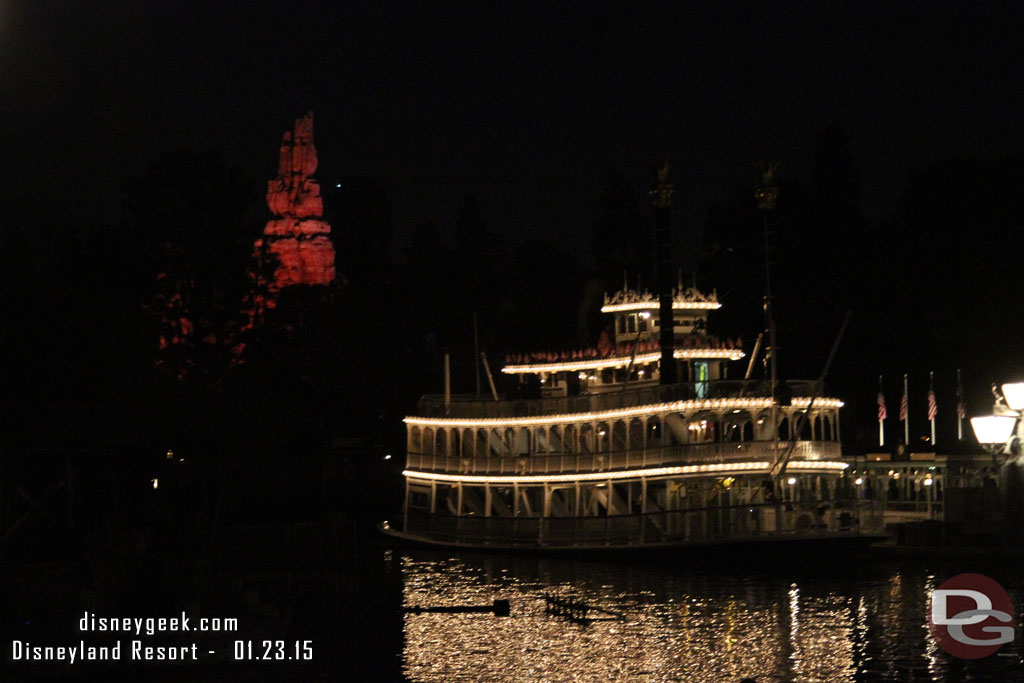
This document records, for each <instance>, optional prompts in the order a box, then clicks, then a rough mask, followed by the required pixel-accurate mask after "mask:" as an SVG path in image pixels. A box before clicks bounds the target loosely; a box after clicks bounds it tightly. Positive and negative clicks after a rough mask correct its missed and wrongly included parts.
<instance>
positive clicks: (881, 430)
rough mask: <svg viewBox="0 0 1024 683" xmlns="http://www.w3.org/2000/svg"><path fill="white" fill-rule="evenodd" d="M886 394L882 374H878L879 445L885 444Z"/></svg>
mask: <svg viewBox="0 0 1024 683" xmlns="http://www.w3.org/2000/svg"><path fill="white" fill-rule="evenodd" d="M885 418H886V414H885V394H884V393H882V376H881V375H879V376H878V446H879V448H881V447H882V446H884V445H885Z"/></svg>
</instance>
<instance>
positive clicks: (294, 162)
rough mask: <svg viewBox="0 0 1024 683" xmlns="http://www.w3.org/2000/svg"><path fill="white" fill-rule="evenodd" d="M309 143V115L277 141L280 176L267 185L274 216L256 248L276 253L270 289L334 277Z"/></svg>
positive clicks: (319, 282) (317, 282) (313, 150)
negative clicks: (275, 265)
mask: <svg viewBox="0 0 1024 683" xmlns="http://www.w3.org/2000/svg"><path fill="white" fill-rule="evenodd" d="M316 167H317V158H316V147H314V146H313V113H312V112H309V113H308V114H306V115H305V116H304V117H302V118H301V119H296V121H295V130H294V132H292V131H286V132H285V134H284V139H283V140H282V141H281V156H280V161H279V164H278V175H277V177H276V178H274V179H273V180H271V181H270V182H269V183H268V184H267V206H269V207H270V211H271V213H273V214H274V218H271V219H270V220H269V221H267V225H266V227H265V228H264V229H263V237H262V238H260V239H258V240H256V251H257V254H258V253H260V252H261V251H262V250H263V249H264V248H266V250H267V251H268V252H269V253H271V254H274V255H275V256H276V257H277V259H278V265H277V268H276V270H275V272H274V275H273V278H272V279H271V281H270V282H268V283H267V287H268V289H270V290H271V291H276V290H279V289H281V288H282V287H287V286H289V285H326V284H328V283H330V282H332V281H333V280H334V245H333V244H332V243H331V238H330V237H328V235H330V232H331V226H330V225H329V224H328V223H327V222H326V221H324V220H323V219H322V216H323V212H324V204H323V200H322V199H321V198H320V185H319V184H318V183H317V182H316V180H314V179H313V178H312V175H313V173H315V172H316Z"/></svg>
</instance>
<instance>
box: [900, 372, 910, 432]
mask: <svg viewBox="0 0 1024 683" xmlns="http://www.w3.org/2000/svg"><path fill="white" fill-rule="evenodd" d="M909 404H910V398H909V396H908V395H907V375H906V373H904V374H903V403H902V404H901V405H900V410H901V412H902V411H905V414H904V419H903V444H904V445H905V446H906V447H907V448H910V407H909Z"/></svg>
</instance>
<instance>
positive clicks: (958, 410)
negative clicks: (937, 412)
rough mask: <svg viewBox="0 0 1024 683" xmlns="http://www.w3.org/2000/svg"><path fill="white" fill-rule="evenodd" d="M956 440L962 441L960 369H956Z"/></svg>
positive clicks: (962, 405)
mask: <svg viewBox="0 0 1024 683" xmlns="http://www.w3.org/2000/svg"><path fill="white" fill-rule="evenodd" d="M956 439H957V441H963V440H964V387H963V384H962V383H961V381H960V368H957V369H956Z"/></svg>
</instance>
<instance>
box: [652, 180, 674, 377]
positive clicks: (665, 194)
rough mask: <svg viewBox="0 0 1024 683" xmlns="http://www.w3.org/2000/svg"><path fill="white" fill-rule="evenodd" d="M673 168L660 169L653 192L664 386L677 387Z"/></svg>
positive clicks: (660, 370) (661, 375)
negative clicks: (674, 313)
mask: <svg viewBox="0 0 1024 683" xmlns="http://www.w3.org/2000/svg"><path fill="white" fill-rule="evenodd" d="M670 168H671V166H670V165H669V163H668V162H667V161H666V162H665V163H664V164H663V165H662V166H661V168H659V169H658V182H657V184H656V185H655V186H654V187H653V188H652V189H651V192H650V196H651V204H653V206H654V225H655V230H656V235H657V240H658V325H659V326H660V335H661V336H660V342H661V366H660V368H659V372H660V373H661V374H660V377H661V380H660V383H661V384H662V385H666V384H675V383H676V379H677V378H676V359H675V316H674V315H673V313H672V299H673V296H672V221H671V218H672V215H671V213H672V192H673V190H674V188H673V187H672V184H671V183H670V182H669V181H668V172H669V169H670Z"/></svg>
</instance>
